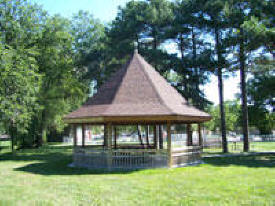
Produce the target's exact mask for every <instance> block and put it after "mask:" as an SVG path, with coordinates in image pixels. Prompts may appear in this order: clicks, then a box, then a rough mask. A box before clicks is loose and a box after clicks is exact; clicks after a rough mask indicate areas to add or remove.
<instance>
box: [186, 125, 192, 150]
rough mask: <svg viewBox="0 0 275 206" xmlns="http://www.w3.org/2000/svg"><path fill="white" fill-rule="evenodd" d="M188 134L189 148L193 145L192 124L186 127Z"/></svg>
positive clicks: (187, 142)
mask: <svg viewBox="0 0 275 206" xmlns="http://www.w3.org/2000/svg"><path fill="white" fill-rule="evenodd" d="M186 133H187V141H186V144H187V146H192V145H193V140H192V130H191V124H187V125H186Z"/></svg>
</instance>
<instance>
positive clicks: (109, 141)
mask: <svg viewBox="0 0 275 206" xmlns="http://www.w3.org/2000/svg"><path fill="white" fill-rule="evenodd" d="M107 149H109V150H110V149H112V124H111V123H107Z"/></svg>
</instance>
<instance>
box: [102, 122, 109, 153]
mask: <svg viewBox="0 0 275 206" xmlns="http://www.w3.org/2000/svg"><path fill="white" fill-rule="evenodd" d="M107 135H108V132H107V124H104V143H103V145H104V147H105V148H107V141H108V138H107Z"/></svg>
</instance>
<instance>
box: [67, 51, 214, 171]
mask: <svg viewBox="0 0 275 206" xmlns="http://www.w3.org/2000/svg"><path fill="white" fill-rule="evenodd" d="M210 119H211V117H210V115H208V114H207V113H205V112H203V111H200V110H198V109H196V108H195V107H193V106H191V105H189V104H188V102H187V101H186V100H185V99H184V98H183V97H182V96H181V95H180V94H179V93H178V92H177V91H176V89H175V88H173V87H172V86H171V85H170V84H169V83H168V82H167V81H166V80H165V79H164V78H163V77H162V76H161V75H160V74H159V73H158V72H157V71H156V70H155V69H154V68H153V67H152V66H151V65H150V64H149V63H147V62H146V61H145V60H144V58H143V57H142V56H141V55H139V54H138V52H137V51H135V52H134V54H133V55H132V57H131V58H130V60H129V61H128V62H127V63H126V64H125V65H124V66H123V67H122V68H121V69H119V70H118V71H117V72H115V73H114V74H113V75H112V76H111V77H110V78H109V80H108V81H107V82H106V83H104V84H103V85H102V86H101V88H99V90H98V92H97V93H96V94H95V95H94V96H93V97H91V98H89V99H88V100H87V102H86V103H85V104H84V105H83V106H82V107H80V108H79V109H77V110H75V111H73V112H71V113H70V114H68V115H67V116H65V117H64V121H65V122H66V123H68V124H70V125H72V128H73V131H74V132H73V133H74V135H73V136H74V152H73V163H72V164H73V165H74V166H76V167H88V168H100V169H108V170H112V169H138V168H156V167H179V166H184V165H187V164H194V163H199V162H200V159H201V158H200V153H201V149H202V135H201V129H200V123H202V122H205V121H208V120H210ZM178 124H180V125H185V126H186V134H187V135H186V136H187V138H186V143H185V145H176V146H175V145H174V144H173V143H174V139H173V138H172V137H173V135H172V132H173V127H174V125H178ZM192 124H197V125H198V127H197V128H198V130H197V132H198V143H197V144H196V145H194V144H193V141H192V131H191V125H192ZM98 125H101V126H102V130H103V131H104V135H103V136H102V141H97V144H93V141H91V139H92V140H93V139H96V138H95V137H94V136H93V135H92V137H93V138H91V134H90V133H89V132H87V130H89V129H91V128H93V127H98ZM125 125H133V126H134V127H136V128H137V133H132V134H130V136H129V135H128V136H127V135H125V134H121V136H119V132H118V128H119V127H120V128H121V127H123V126H125ZM133 126H132V127H133ZM103 128H104V129H103ZM140 128H143V129H144V130H143V131H145V134H144V135H142V134H141V129H140ZM131 135H132V136H135V137H137V138H138V142H139V144H137V143H136V142H135V141H133V140H131V139H130V138H131ZM88 139H89V144H88V143H87V141H88ZM98 139H100V137H99V138H98ZM126 139H127V141H126ZM125 141H126V142H127V144H122V142H125ZM131 141H132V142H131Z"/></svg>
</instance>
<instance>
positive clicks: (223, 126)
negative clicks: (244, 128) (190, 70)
mask: <svg viewBox="0 0 275 206" xmlns="http://www.w3.org/2000/svg"><path fill="white" fill-rule="evenodd" d="M215 40H216V52H217V56H218V87H219V100H220V118H221V133H222V148H223V152H224V153H227V152H228V147H227V140H226V123H225V112H224V100H223V79H222V66H221V57H222V55H221V45H220V35H219V31H218V29H215Z"/></svg>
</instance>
